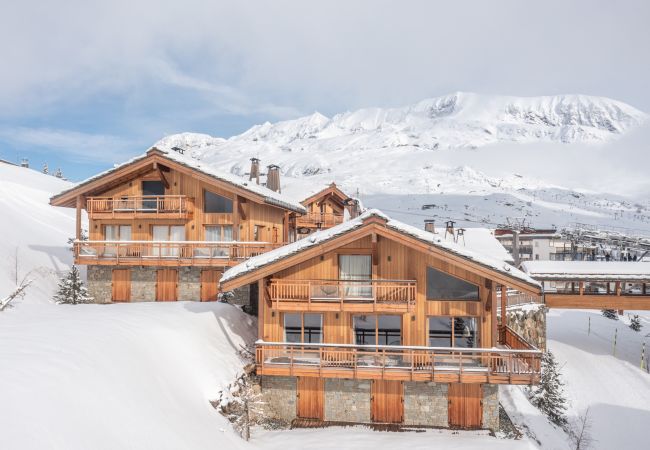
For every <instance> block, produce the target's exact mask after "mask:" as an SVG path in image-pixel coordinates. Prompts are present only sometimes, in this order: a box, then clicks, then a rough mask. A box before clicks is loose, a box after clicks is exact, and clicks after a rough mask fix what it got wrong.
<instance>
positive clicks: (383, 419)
mask: <svg viewBox="0 0 650 450" xmlns="http://www.w3.org/2000/svg"><path fill="white" fill-rule="evenodd" d="M370 411H371V412H370V417H371V419H372V421H373V422H380V423H402V421H403V419H404V386H403V384H402V382H401V381H386V380H373V381H372V392H371V396H370Z"/></svg>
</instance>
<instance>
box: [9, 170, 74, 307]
mask: <svg viewBox="0 0 650 450" xmlns="http://www.w3.org/2000/svg"><path fill="white" fill-rule="evenodd" d="M71 185H72V184H71V183H69V182H67V181H63V180H60V179H58V178H56V177H53V176H51V175H45V174H43V173H41V172H38V171H35V170H31V169H26V168H23V167H16V166H12V165H8V164H0V210H1V211H2V214H3V220H0V255H2V257H1V258H0V298H3V297H4V296H6V295H7V294H8V293H9V292H10V291H12V290H13V289H14V286H15V281H16V276H15V259H16V257H17V259H18V276H17V278H18V281H19V282H20V280H21V279H22V278H23V277H25V276H26V275H28V273H30V272H31V274H30V275H29V277H30V278H33V279H34V285H33V286H31V287H30V290H31V291H38V292H40V293H43V294H45V293H48V294H49V293H50V292H51V291H52V289H53V288H54V287H55V286H56V282H57V280H58V278H57V273H60V272H63V271H65V270H67V269H68V268H69V266H70V264H72V252H71V251H70V250H69V248H70V245H69V244H67V240H68V238H70V237H72V236H73V235H74V232H75V231H74V230H75V212H74V210H72V209H70V208H54V207H52V206H50V205H49V204H48V202H49V199H50V196H51V195H53V194H54V193H57V192H59V191H62V190H63V189H67V188H69V187H70V186H71ZM48 296H49V295H46V296H45V298H47V297H48ZM35 298H42V297H38V296H37V297H35Z"/></svg>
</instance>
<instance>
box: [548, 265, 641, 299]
mask: <svg viewBox="0 0 650 450" xmlns="http://www.w3.org/2000/svg"><path fill="white" fill-rule="evenodd" d="M630 264H635V263H630ZM543 282H544V285H545V289H544V291H545V292H544V303H545V304H546V306H548V307H549V308H565V309H622V310H625V309H632V310H650V283H649V282H648V281H647V280H642V279H641V280H624V279H623V280H619V281H611V280H606V281H598V280H544V281H543ZM548 284H551V285H552V288H550V289H549V288H548V287H547V285H548Z"/></svg>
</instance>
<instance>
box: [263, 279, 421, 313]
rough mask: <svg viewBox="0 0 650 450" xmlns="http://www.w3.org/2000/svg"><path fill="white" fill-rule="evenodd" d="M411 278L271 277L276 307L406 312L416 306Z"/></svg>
mask: <svg viewBox="0 0 650 450" xmlns="http://www.w3.org/2000/svg"><path fill="white" fill-rule="evenodd" d="M416 291H417V284H416V282H415V281H413V280H271V283H270V285H269V292H270V296H271V302H272V306H273V307H274V308H275V309H278V310H284V311H291V310H301V311H309V310H318V311H366V312H369V311H380V312H408V311H413V309H414V308H415V296H416Z"/></svg>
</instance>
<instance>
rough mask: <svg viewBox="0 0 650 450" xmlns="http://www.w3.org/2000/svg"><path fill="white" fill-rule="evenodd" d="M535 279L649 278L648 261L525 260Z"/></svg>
mask: <svg viewBox="0 0 650 450" xmlns="http://www.w3.org/2000/svg"><path fill="white" fill-rule="evenodd" d="M522 269H523V270H524V271H525V272H526V273H528V274H529V275H530V276H532V277H533V278H535V279H537V280H589V279H591V280H602V281H607V280H650V263H648V262H638V261H637V262H622V261H525V262H524V263H522Z"/></svg>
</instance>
